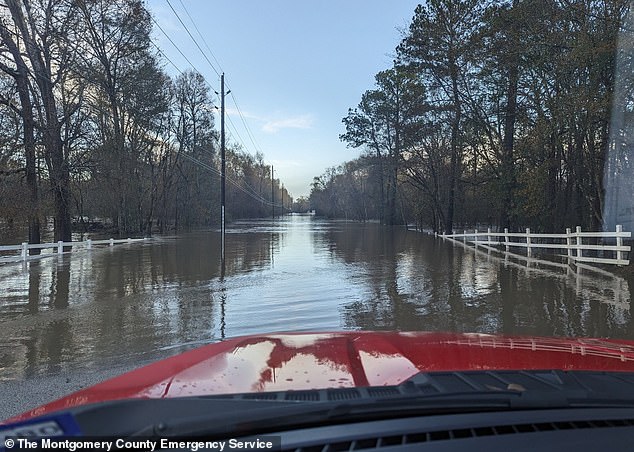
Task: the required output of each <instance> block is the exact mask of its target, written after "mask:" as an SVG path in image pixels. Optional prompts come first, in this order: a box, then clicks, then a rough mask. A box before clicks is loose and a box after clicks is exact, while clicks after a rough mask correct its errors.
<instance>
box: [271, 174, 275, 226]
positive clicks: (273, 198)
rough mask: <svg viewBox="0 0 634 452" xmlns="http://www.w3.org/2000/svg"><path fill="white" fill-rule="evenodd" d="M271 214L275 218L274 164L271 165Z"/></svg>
mask: <svg viewBox="0 0 634 452" xmlns="http://www.w3.org/2000/svg"><path fill="white" fill-rule="evenodd" d="M271 215H272V216H273V218H275V191H274V190H273V165H271Z"/></svg>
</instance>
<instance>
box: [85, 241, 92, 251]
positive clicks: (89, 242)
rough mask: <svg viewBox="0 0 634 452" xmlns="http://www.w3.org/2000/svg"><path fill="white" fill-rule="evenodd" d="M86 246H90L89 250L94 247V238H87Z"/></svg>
mask: <svg viewBox="0 0 634 452" xmlns="http://www.w3.org/2000/svg"><path fill="white" fill-rule="evenodd" d="M86 248H88V249H89V250H91V249H92V239H88V240H86Z"/></svg>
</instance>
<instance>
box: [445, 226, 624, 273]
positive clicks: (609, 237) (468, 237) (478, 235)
mask: <svg viewBox="0 0 634 452" xmlns="http://www.w3.org/2000/svg"><path fill="white" fill-rule="evenodd" d="M440 237H442V238H447V239H453V240H457V239H462V241H463V242H470V243H473V244H474V245H475V246H476V247H478V246H489V247H490V246H494V245H503V246H504V247H505V249H506V251H509V250H510V249H511V248H512V247H518V248H526V254H527V255H528V256H530V255H531V254H532V252H531V251H532V250H533V249H535V248H543V249H555V250H564V251H565V252H566V254H564V255H563V256H564V257H567V258H568V259H570V260H572V261H575V262H592V263H595V264H613V265H628V264H629V263H630V261H629V256H628V255H626V253H629V251H630V246H629V245H623V239H624V238H630V237H632V233H631V232H625V231H623V226H621V225H617V226H616V231H614V232H582V231H581V227H580V226H577V228H576V230H575V232H572V230H571V229H570V228H567V229H566V233H565V234H534V233H531V231H530V229H528V228H527V229H526V232H525V233H524V232H509V231H508V229H504V232H491V229H490V228H489V229H487V232H478V230H477V229H476V230H475V231H474V232H467V231H464V233H463V234H442V235H440ZM584 239H601V241H610V242H614V243H615V244H614V245H611V244H603V243H594V244H592V243H584ZM557 241H559V242H557ZM586 241H587V240H586ZM595 241H596V242H598V240H595ZM584 251H593V252H594V253H595V254H600V255H601V257H598V256H588V255H587V254H586V255H584Z"/></svg>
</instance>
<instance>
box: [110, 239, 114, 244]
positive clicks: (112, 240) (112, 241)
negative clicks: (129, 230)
mask: <svg viewBox="0 0 634 452" xmlns="http://www.w3.org/2000/svg"><path fill="white" fill-rule="evenodd" d="M110 246H114V239H113V238H111V239H110Z"/></svg>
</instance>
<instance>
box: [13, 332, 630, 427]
mask: <svg viewBox="0 0 634 452" xmlns="http://www.w3.org/2000/svg"><path fill="white" fill-rule="evenodd" d="M483 369H490V370H493V369H498V370H500V369H561V370H605V371H634V342H629V341H617V340H602V339H555V338H532V337H508V336H493V335H486V334H447V333H421V332H416V333H404V332H403V333H396V332H391V333H371V332H357V331H355V332H339V333H317V334H307V333H285V334H268V335H262V336H245V337H238V338H234V339H229V340H226V341H223V342H218V343H214V344H210V345H206V346H203V347H200V348H197V349H195V350H191V351H188V352H185V353H182V354H180V355H177V356H174V357H171V358H167V359H165V360H162V361H158V362H156V363H153V364H150V365H148V366H145V367H142V368H140V369H137V370H134V371H132V372H129V373H126V374H123V375H121V376H119V377H115V378H112V379H110V380H107V381H105V382H103V383H100V384H97V385H95V386H92V387H89V388H87V389H84V390H81V391H78V392H75V393H73V394H71V395H68V396H66V397H64V398H61V399H59V400H56V401H54V402H51V403H49V404H47V405H43V406H41V407H39V408H36V409H33V410H31V411H28V412H26V413H24V414H22V415H20V416H18V417H15V418H13V419H12V420H22V419H27V418H30V417H34V416H39V415H43V414H46V413H51V412H54V411H57V410H61V409H64V408H69V407H73V406H78V405H84V404H87V403H94V402H102V401H107V400H115V399H127V398H163V397H187V396H198V395H208V394H228V393H241V392H260V391H280V390H302V389H314V388H331V387H349V386H368V385H373V386H381V385H396V384H399V383H401V382H402V381H404V380H406V379H408V378H409V377H411V376H412V375H414V374H416V373H417V372H419V371H451V370H456V371H457V370H483Z"/></svg>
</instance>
